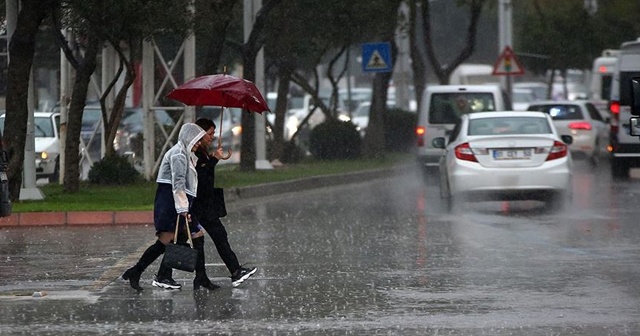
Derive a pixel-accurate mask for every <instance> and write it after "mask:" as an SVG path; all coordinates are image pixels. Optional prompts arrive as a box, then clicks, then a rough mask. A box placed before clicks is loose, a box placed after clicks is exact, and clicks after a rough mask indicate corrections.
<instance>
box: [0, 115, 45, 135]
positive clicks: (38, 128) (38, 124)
mask: <svg viewBox="0 0 640 336" xmlns="http://www.w3.org/2000/svg"><path fill="white" fill-rule="evenodd" d="M33 123H34V135H33V136H34V137H36V138H53V137H55V136H56V135H55V131H54V130H53V123H52V122H51V118H50V117H48V116H47V117H34V118H33ZM0 130H4V115H3V116H2V117H0Z"/></svg>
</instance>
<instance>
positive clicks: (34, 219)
mask: <svg viewBox="0 0 640 336" xmlns="http://www.w3.org/2000/svg"><path fill="white" fill-rule="evenodd" d="M412 167H413V165H402V166H395V167H391V168H385V169H374V170H365V171H360V172H354V173H347V174H334V175H324V176H314V177H309V178H301V179H296V180H290V181H284V182H274V183H266V184H260V185H255V186H250V187H240V188H229V189H225V195H224V196H225V202H226V203H234V202H238V201H240V200H244V199H250V198H258V197H266V196H273V195H279V194H284V193H289V192H296V191H304V190H310V189H317V188H323V187H330V186H335V185H344V184H350V183H360V182H365V181H369V180H375V179H380V178H387V177H391V176H394V175H400V174H405V173H406V172H408V171H409V169H411V168H412ZM152 223H153V210H147V211H69V212H21V213H14V214H12V215H11V216H8V217H4V218H0V228H5V227H30V226H78V225H150V224H152Z"/></svg>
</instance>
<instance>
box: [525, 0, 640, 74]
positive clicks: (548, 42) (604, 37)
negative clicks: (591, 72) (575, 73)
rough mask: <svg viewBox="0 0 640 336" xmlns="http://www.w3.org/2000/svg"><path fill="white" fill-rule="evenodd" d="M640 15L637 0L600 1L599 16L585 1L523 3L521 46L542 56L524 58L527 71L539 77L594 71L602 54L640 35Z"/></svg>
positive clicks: (529, 52)
mask: <svg viewBox="0 0 640 336" xmlns="http://www.w3.org/2000/svg"><path fill="white" fill-rule="evenodd" d="M639 13H640V3H638V2H637V1H625V0H612V1H606V2H605V1H600V2H599V3H598V10H597V11H596V12H590V11H589V9H588V8H585V4H584V1H582V0H566V1H561V2H558V1H552V0H530V1H524V2H519V3H517V6H516V7H515V9H514V21H517V22H519V23H520V24H519V25H518V26H517V27H519V29H517V31H516V34H517V35H516V36H517V38H516V39H515V40H516V47H517V50H518V51H520V52H523V53H527V54H534V55H540V56H541V57H531V58H521V61H522V63H523V65H524V67H525V68H526V69H527V70H528V71H532V72H534V73H537V74H545V73H547V72H548V71H549V70H551V72H550V73H551V74H553V73H554V72H555V70H558V71H559V72H560V73H562V74H565V73H566V71H567V69H590V68H591V64H592V62H593V59H595V58H596V57H598V56H599V55H600V54H601V53H602V50H603V49H617V48H618V47H619V46H620V44H621V43H622V42H625V41H629V40H633V39H635V38H636V37H637V36H638V34H639V33H640V24H639V23H638V20H637V16H638V14H639ZM565 77H566V76H565ZM549 80H550V81H551V80H553V78H552V77H550V78H549Z"/></svg>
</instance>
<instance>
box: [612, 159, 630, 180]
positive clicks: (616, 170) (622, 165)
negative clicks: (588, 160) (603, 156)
mask: <svg viewBox="0 0 640 336" xmlns="http://www.w3.org/2000/svg"><path fill="white" fill-rule="evenodd" d="M611 176H612V177H613V178H627V177H629V163H628V162H626V161H625V160H621V159H615V158H611Z"/></svg>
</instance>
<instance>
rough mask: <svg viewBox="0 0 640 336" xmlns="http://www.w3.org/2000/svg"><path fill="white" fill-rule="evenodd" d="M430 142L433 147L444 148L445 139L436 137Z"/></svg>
mask: <svg viewBox="0 0 640 336" xmlns="http://www.w3.org/2000/svg"><path fill="white" fill-rule="evenodd" d="M431 144H432V145H433V147H434V148H442V149H444V147H445V144H446V141H445V139H444V138H443V137H437V138H434V139H433V140H432V141H431Z"/></svg>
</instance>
